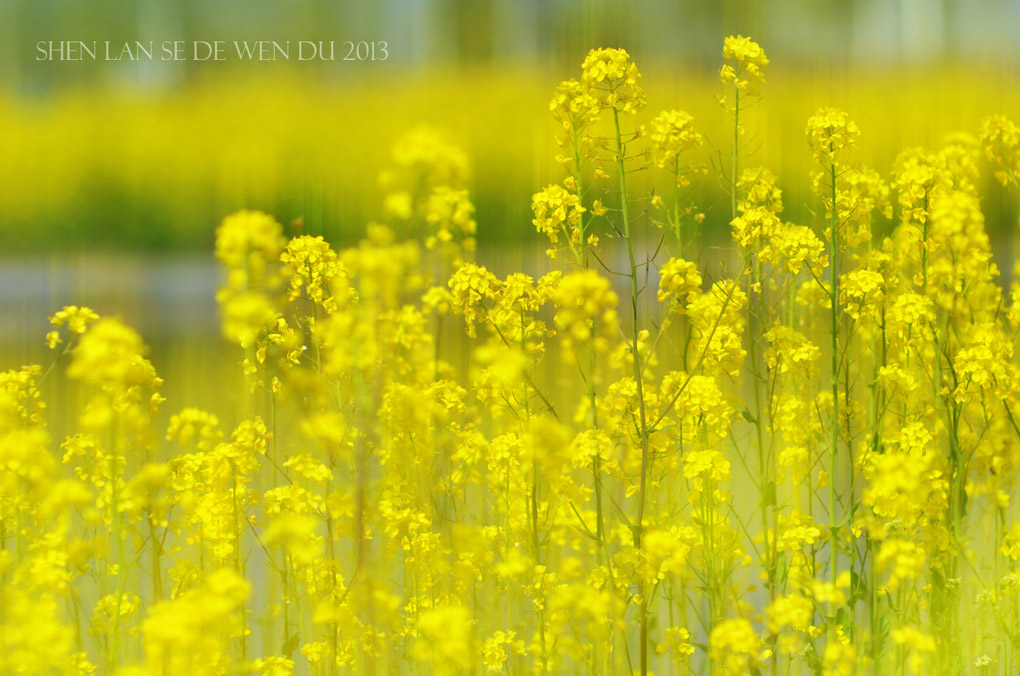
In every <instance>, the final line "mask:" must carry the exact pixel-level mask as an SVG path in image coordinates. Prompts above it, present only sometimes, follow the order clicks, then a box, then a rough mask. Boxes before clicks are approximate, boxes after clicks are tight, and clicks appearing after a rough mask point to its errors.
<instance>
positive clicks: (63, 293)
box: [0, 0, 1020, 405]
mask: <svg viewBox="0 0 1020 676" xmlns="http://www.w3.org/2000/svg"><path fill="white" fill-rule="evenodd" d="M1017 26H1020V0H966V1H965V0H774V1H771V2H764V1H763V0H760V1H737V0H722V1H719V0H705V1H695V0H636V1H630V2H622V1H620V2H616V1H611V0H593V1H582V0H377V1H375V2H371V3H369V2H355V1H353V0H292V1H291V2H287V3H282V2H278V1H275V0H220V1H218V2H216V3H209V2H206V1H204V0H178V1H175V2H169V1H167V0H0V149H2V150H0V355H3V356H4V359H3V361H4V362H5V365H4V368H7V367H10V366H14V365H16V364H17V363H20V362H22V361H28V360H30V359H35V360H43V361H45V360H46V359H48V357H46V355H45V354H44V353H45V348H44V346H43V345H42V335H43V332H44V329H45V323H46V316H47V315H48V314H52V312H53V311H54V310H55V309H57V308H59V307H60V306H61V305H63V304H68V303H84V304H90V305H92V306H93V307H94V308H95V309H96V310H97V311H99V312H100V313H102V314H121V315H122V316H123V317H124V319H125V320H126V321H128V322H129V323H131V324H133V325H135V326H137V327H139V328H140V330H141V331H142V332H143V334H144V336H145V338H146V340H147V341H148V342H149V343H150V344H152V345H153V348H154V350H153V352H154V361H155V362H156V365H157V367H160V366H161V365H162V364H161V361H162V362H164V363H165V362H166V360H168V359H178V358H183V357H180V356H179V355H178V356H174V355H175V354H176V351H181V350H184V351H186V352H187V353H188V355H190V356H189V357H188V359H189V360H190V361H189V363H194V364H197V365H198V366H196V367H195V368H198V369H200V370H203V371H205V372H208V369H210V368H213V365H214V364H217V363H219V362H220V361H221V360H220V359H219V358H218V356H217V355H216V353H215V351H214V348H212V347H206V346H207V345H211V344H213V343H214V342H215V338H216V334H217V328H216V327H217V319H216V309H215V303H214V299H213V292H214V289H215V286H216V284H217V280H218V276H217V275H218V272H217V269H216V266H215V263H214V261H213V257H212V244H213V236H214V231H215V228H216V226H217V224H218V223H219V221H220V220H221V219H222V217H223V216H224V215H225V214H227V213H230V212H232V211H234V210H236V209H238V208H241V207H249V208H258V209H264V210H266V211H268V212H270V213H273V214H275V215H276V216H277V218H278V219H279V220H280V221H281V222H282V223H290V222H291V221H292V220H294V219H298V218H302V219H303V220H304V223H305V231H306V232H310V233H312V234H324V235H325V236H326V237H327V238H328V239H329V240H330V241H331V242H332V243H333V244H334V245H335V246H338V247H339V246H344V245H347V244H350V243H352V242H355V241H356V240H357V239H358V238H359V237H360V236H361V235H362V233H363V232H364V226H365V224H366V222H367V221H369V220H371V219H372V218H376V217H378V215H379V211H380V209H379V206H380V200H381V198H382V194H381V191H380V189H379V187H378V185H377V182H376V177H377V174H378V172H379V171H380V170H381V169H383V168H384V167H385V166H386V165H387V164H388V162H389V149H390V147H391V145H392V143H393V142H394V140H396V139H397V137H399V136H400V135H401V134H402V133H403V132H404V131H406V130H407V129H409V128H411V127H413V126H414V125H416V124H417V123H419V122H423V121H424V122H431V123H434V124H436V125H439V126H442V127H445V128H446V129H448V130H449V131H450V134H451V137H452V139H453V140H455V141H456V142H458V143H459V144H460V145H462V146H463V147H464V149H465V150H466V152H467V153H468V156H469V158H470V160H471V164H472V179H471V192H472V196H473V199H474V201H475V203H476V206H477V214H476V217H477V221H478V224H479V235H478V238H479V259H480V260H481V262H483V263H486V264H489V265H490V266H493V267H495V268H497V269H500V268H506V267H523V268H524V269H528V270H535V269H537V268H540V267H541V266H542V265H544V263H543V262H542V261H543V255H542V252H543V251H544V248H545V245H544V244H543V243H542V242H540V241H539V238H538V235H537V234H536V233H535V232H534V228H533V226H532V225H531V218H532V216H531V211H530V200H531V195H532V194H533V193H534V192H536V191H537V190H539V189H541V188H542V187H543V186H544V185H546V184H547V183H548V182H550V181H552V180H557V179H558V178H560V177H561V175H560V173H559V171H558V168H557V167H556V165H555V163H554V161H553V157H554V155H555V153H556V149H555V146H554V143H553V138H554V136H555V133H556V128H555V126H554V123H553V122H552V120H551V119H550V117H549V115H548V101H549V99H550V96H551V93H552V91H553V88H554V87H555V86H556V84H557V83H558V82H559V81H561V80H564V79H567V78H572V77H578V76H579V74H580V63H581V61H582V59H583V58H584V55H585V54H586V52H587V51H588V49H590V48H592V47H597V46H619V47H625V48H626V49H628V51H630V52H631V54H632V55H633V57H634V59H635V61H636V63H637V64H638V65H639V67H640V68H641V71H642V73H643V74H644V79H643V84H644V86H645V89H646V92H647V97H648V103H649V106H648V110H647V111H646V113H645V118H644V119H650V118H651V117H652V116H654V115H655V114H656V113H657V112H659V111H660V110H662V109H666V108H681V109H684V110H687V111H689V112H690V113H691V114H692V115H694V118H695V122H696V124H697V126H698V128H699V129H700V130H701V131H703V132H704V133H705V134H706V136H707V138H708V141H709V143H708V144H706V150H705V157H704V160H705V162H706V163H708V162H709V161H710V158H709V153H710V151H711V150H710V149H711V148H712V147H716V148H721V149H722V150H723V152H724V153H725V152H728V147H729V146H728V143H727V142H726V140H725V139H726V131H725V130H726V128H727V124H728V119H727V117H726V115H725V114H724V112H723V111H722V110H721V109H720V107H719V105H718V104H717V103H716V99H715V97H716V96H717V95H718V94H721V93H724V92H723V91H722V86H721V85H720V83H719V81H718V75H717V73H718V68H719V66H720V65H721V61H722V58H721V48H722V41H723V38H724V37H725V36H726V35H728V34H731V33H733V34H737V33H740V34H744V35H750V36H752V37H754V38H755V39H756V40H757V41H759V42H760V43H761V44H762V46H763V47H764V49H765V50H766V52H767V53H768V55H769V57H770V58H771V60H772V65H770V66H769V68H768V71H767V77H768V83H767V85H766V86H765V88H764V92H765V96H764V99H763V100H762V102H761V104H760V105H758V106H757V107H756V108H755V110H753V111H752V112H751V113H750V114H749V115H748V116H747V117H748V121H747V130H748V131H747V133H748V136H747V138H748V139H750V140H751V145H755V144H757V145H759V146H760V148H759V150H758V151H757V153H756V155H755V158H754V160H751V161H753V162H759V163H762V164H764V165H766V166H769V167H770V168H771V169H772V170H773V171H774V172H775V173H776V174H778V175H779V177H780V182H781V185H782V187H783V188H784V191H785V196H786V199H785V201H786V203H787V211H786V214H785V216H786V218H788V219H789V220H793V221H797V222H802V223H808V224H809V223H813V218H814V217H813V207H812V205H813V204H814V198H813V196H812V195H811V194H810V190H809V186H810V184H809V179H808V172H809V171H810V170H811V169H812V168H813V167H812V166H811V158H810V155H809V153H808V151H807V148H806V144H805V142H804V135H803V129H804V123H805V121H806V119H807V118H808V116H810V115H811V114H812V113H813V112H814V111H815V110H816V109H817V108H818V107H819V106H820V105H823V104H831V105H835V106H839V107H842V108H844V109H845V110H847V111H848V112H849V113H850V115H851V117H852V118H853V119H855V120H856V121H857V122H858V124H859V126H860V128H861V130H862V136H861V142H860V149H859V151H858V157H859V159H860V160H861V161H863V162H865V163H867V164H869V165H871V166H872V167H874V168H876V169H877V170H878V171H880V172H881V173H882V174H883V175H886V176H887V175H888V172H889V168H890V165H891V163H892V161H893V159H894V157H895V156H896V154H897V153H898V152H899V151H900V150H902V149H904V148H907V147H911V146H916V145H932V146H934V145H937V144H939V143H940V142H941V140H942V139H943V138H944V137H945V136H946V135H947V134H949V133H952V132H957V131H962V132H969V133H974V132H976V130H977V128H978V125H979V123H980V120H981V119H982V118H983V117H984V116H986V115H988V114H991V113H1005V114H1007V115H1009V116H1011V117H1013V118H1016V117H1020V105H1018V104H1020V88H1018V87H1017V84H1018V82H1020V67H1018V64H1020V40H1017V38H1016V28H1017ZM257 39H267V40H277V41H284V40H316V41H317V40H333V41H336V42H337V44H338V45H340V44H341V43H342V42H344V41H354V42H358V41H368V42H377V41H385V42H386V43H387V51H388V53H389V58H388V59H387V60H385V61H375V62H371V61H366V62H357V61H355V62H343V61H336V62H296V61H286V62H278V63H243V62H238V61H236V60H231V61H228V62H225V63H219V62H218V63H212V62H200V63H196V62H193V61H184V62H160V61H148V60H143V61H138V62H127V61H118V62H109V63H104V62H95V61H82V62H67V61H65V62H54V61H37V60H36V58H37V55H38V52H37V49H36V45H37V43H38V42H39V41H57V40H85V41H91V40H98V41H105V40H109V41H111V42H113V43H119V42H124V41H133V40H141V41H146V42H147V41H149V40H153V41H155V42H156V43H157V44H159V43H160V42H162V41H163V40H186V41H191V40H226V41H232V40H257ZM338 51H339V47H338ZM338 56H339V54H338ZM986 169H987V168H986ZM662 178H663V177H658V178H657V179H655V177H651V179H655V180H659V181H660V182H661V180H662ZM651 179H650V180H651ZM983 180H984V181H985V182H986V185H984V186H981V193H982V194H983V195H985V196H986V197H985V200H986V201H985V203H984V205H983V206H984V209H985V213H986V216H987V217H988V221H989V229H990V231H992V233H993V237H994V238H995V241H996V242H997V243H999V244H1004V245H1005V244H1008V243H1009V242H1011V240H1012V232H1013V228H1014V227H1015V225H1016V222H1017V213H1016V205H1015V204H1014V203H1013V202H1012V201H1011V200H1010V199H1009V198H1008V197H1007V196H1006V195H1005V194H1004V193H1003V191H1002V190H1001V189H1000V188H999V187H998V185H997V184H995V183H994V181H993V180H992V179H991V172H990V171H985V173H984V176H983ZM694 199H696V200H697V201H698V203H699V204H701V205H702V208H703V210H704V211H705V212H706V214H707V219H706V222H705V225H704V227H705V229H706V231H707V233H708V234H711V233H713V232H715V233H716V234H718V233H725V232H727V231H728V225H727V222H728V218H727V217H726V216H725V214H726V213H727V211H728V209H727V208H725V207H724V206H723V205H728V197H726V195H725V193H724V191H723V190H722V187H721V186H720V184H719V181H718V180H717V179H715V178H713V175H712V174H711V172H710V173H709V175H708V176H707V177H705V178H704V179H703V180H702V181H701V183H700V184H699V185H698V187H697V189H696V192H695V195H694ZM716 207H719V208H716ZM497 249H498V252H499V254H498V256H497V255H496V254H495V251H496V250H497ZM997 249H998V250H1002V251H1011V249H1012V247H1010V246H997ZM1004 255H1011V253H1010V254H1004ZM1003 262H1004V263H1006V262H1009V261H1008V260H1006V259H1004V260H1003ZM1002 267H1003V269H1004V270H1009V269H1011V267H1012V266H1011V265H1008V266H1007V265H1003V266H1002ZM217 344H218V343H217ZM168 355H169V356H168ZM234 366H235V365H234V364H233V363H232V362H231V363H230V364H229V367H230V368H231V369H233V368H234ZM179 380H185V379H184V378H181V379H179ZM169 386H170V385H169V384H168V387H169ZM171 391H172V390H171ZM181 394H182V395H183V396H185V397H186V398H190V399H191V400H193V399H194V398H198V399H199V401H194V403H196V404H198V405H201V404H202V402H201V397H202V396H204V393H203V392H202V391H196V392H182V393H181Z"/></svg>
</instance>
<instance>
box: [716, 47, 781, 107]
mask: <svg viewBox="0 0 1020 676" xmlns="http://www.w3.org/2000/svg"><path fill="white" fill-rule="evenodd" d="M722 55H723V58H724V59H727V60H729V61H732V62H733V64H732V65H731V64H726V65H724V66H723V67H722V69H721V70H720V71H719V78H720V79H721V80H722V82H723V83H724V84H726V83H730V82H732V83H733V85H734V86H735V87H736V88H737V90H738V91H747V92H748V93H749V94H752V95H754V94H757V87H756V85H758V84H764V82H765V74H764V71H763V69H764V68H765V66H767V65H769V59H768V57H767V56H765V50H763V49H762V48H761V45H759V44H758V43H757V42H755V41H754V40H752V39H751V38H745V37H744V36H742V35H736V36H734V35H730V36H729V37H727V38H726V39H725V40H724V41H723V51H722Z"/></svg>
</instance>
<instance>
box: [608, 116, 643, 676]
mask: <svg viewBox="0 0 1020 676" xmlns="http://www.w3.org/2000/svg"><path fill="white" fill-rule="evenodd" d="M613 123H614V124H615V125H616V161H617V165H618V169H619V174H620V211H621V215H622V218H623V235H624V238H625V239H626V240H627V259H628V262H629V263H630V293H631V311H632V319H633V331H632V335H631V351H632V356H633V357H634V381H635V384H636V387H637V399H638V418H639V423H640V429H639V434H640V437H641V477H640V485H639V489H638V513H637V519H635V521H634V524H633V525H632V528H633V532H634V546H635V547H636V548H637V549H639V550H640V549H641V536H642V523H643V520H644V511H645V494H646V490H647V480H648V461H649V458H648V426H647V420H646V416H645V398H644V388H643V387H642V383H641V381H642V376H641V371H642V369H641V355H640V352H639V350H638V333H639V324H638V272H637V264H636V262H635V259H634V239H633V237H632V236H631V232H630V215H629V212H628V206H627V168H626V164H625V162H624V148H623V135H622V134H621V133H620V114H619V111H617V110H616V109H615V108H614V109H613ZM640 591H641V607H640V608H639V610H638V612H639V613H640V618H639V619H640V625H641V630H640V633H641V637H640V641H641V653H640V654H641V657H640V660H641V662H640V664H641V676H645V675H646V674H647V673H648V607H647V603H648V600H647V599H646V598H645V594H644V591H645V590H644V589H643V585H642V589H641V590H640Z"/></svg>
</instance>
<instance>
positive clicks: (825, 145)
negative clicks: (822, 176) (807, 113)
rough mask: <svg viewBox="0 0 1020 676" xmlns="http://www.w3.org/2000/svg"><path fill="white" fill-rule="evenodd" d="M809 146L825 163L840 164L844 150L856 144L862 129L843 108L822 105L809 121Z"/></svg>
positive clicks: (820, 160) (817, 158) (816, 157)
mask: <svg viewBox="0 0 1020 676" xmlns="http://www.w3.org/2000/svg"><path fill="white" fill-rule="evenodd" d="M806 133H807V141H808V147H809V148H810V149H811V152H812V153H814V156H815V160H817V161H818V162H821V163H822V164H823V165H826V166H828V165H831V164H838V162H839V159H840V158H841V157H842V155H843V152H844V151H846V150H850V149H852V148H854V147H855V146H856V143H857V137H858V136H860V134H861V131H860V129H858V128H857V125H856V124H855V123H854V122H851V121H850V118H849V117H848V116H847V114H846V113H844V112H843V111H842V110H837V109H836V108H828V107H822V108H819V109H818V112H817V113H815V114H814V115H813V116H812V117H811V118H809V119H808V123H807V132H806Z"/></svg>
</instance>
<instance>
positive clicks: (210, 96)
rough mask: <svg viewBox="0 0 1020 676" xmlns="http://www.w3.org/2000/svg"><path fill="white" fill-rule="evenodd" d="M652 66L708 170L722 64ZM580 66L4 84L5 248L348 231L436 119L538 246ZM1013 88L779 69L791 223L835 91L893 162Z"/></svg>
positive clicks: (879, 158)
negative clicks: (228, 224) (569, 91)
mask: <svg viewBox="0 0 1020 676" xmlns="http://www.w3.org/2000/svg"><path fill="white" fill-rule="evenodd" d="M638 56H640V54H639V55H638ZM644 70H645V78H644V79H645V82H646V83H647V85H648V86H647V92H648V100H649V107H648V110H647V111H645V114H644V117H643V119H644V121H647V120H649V119H651V117H652V116H654V115H655V114H657V113H658V112H659V111H660V110H663V109H666V108H680V109H683V110H687V111H688V112H690V113H691V114H692V115H694V118H695V123H696V125H697V127H698V128H699V129H700V130H701V131H703V132H704V133H705V134H706V137H707V139H708V141H709V143H707V144H706V145H705V147H704V149H703V150H702V158H701V159H702V161H703V162H704V163H705V164H706V165H711V162H712V154H713V147H718V148H723V149H725V148H726V147H728V144H727V141H726V137H725V134H726V132H725V131H724V130H725V129H726V128H727V125H728V123H729V121H728V119H727V117H726V115H725V113H724V112H723V110H722V109H721V108H720V107H719V105H718V103H717V102H716V99H715V97H716V95H717V94H719V93H720V92H721V90H722V87H721V85H720V84H719V82H718V78H717V75H716V73H715V71H712V72H700V71H692V70H690V69H687V68H684V67H681V66H680V65H678V64H670V63H657V64H655V63H653V64H649V65H648V66H647V67H646V68H645V69H644ZM568 75H569V73H568V72H563V73H560V72H553V71H552V69H551V68H537V69H530V70H521V69H519V68H518V69H503V68H491V67H490V68H485V69H484V70H482V69H478V70H472V69H458V70H446V71H439V70H433V71H428V72H427V73H425V74H422V73H414V74H412V73H405V74H403V75H399V74H398V75H393V74H388V75H381V74H380V73H378V72H375V73H371V74H370V76H369V75H366V76H364V77H360V78H356V79H354V80H350V81H346V82H343V83H338V82H328V81H325V80H321V79H312V78H311V77H305V76H302V75H300V73H299V72H297V71H293V70H291V71H283V70H281V71H274V70H272V69H265V70H260V71H259V72H258V77H247V78H245V77H240V76H239V74H238V73H236V72H235V73H233V74H230V75H224V76H222V77H218V76H212V75H210V76H207V77H203V78H199V79H196V80H195V81H191V82H189V83H188V84H186V85H182V86H180V87H177V88H169V89H165V90H156V91H153V90H148V91H145V92H141V91H139V90H137V89H131V88H124V89H117V88H115V87H90V88H88V89H73V88H59V89H57V90H54V92H53V93H50V94H47V95H44V96H35V97H29V96H25V95H23V94H22V95H14V94H11V93H8V94H7V95H5V96H3V98H2V99H0V139H2V141H3V144H4V149H5V152H4V153H2V154H0V185H3V189H2V190H0V246H2V247H3V249H4V250H5V251H7V252H8V253H21V252H31V251H40V252H41V251H45V252H54V251H60V250H73V251H78V250H109V249H113V250H131V251H133V250H146V249H147V250H158V251H166V250H177V251H193V252H206V251H208V250H209V249H210V246H211V243H212V234H213V230H214V228H215V226H216V224H217V223H218V222H219V220H220V219H221V218H222V216H223V215H224V214H226V213H230V212H231V211H234V210H236V209H238V208H241V207H250V208H259V209H264V210H266V211H268V212H270V213H275V214H277V215H278V216H279V217H280V218H281V219H282V220H284V221H285V222H287V221H289V220H290V219H294V218H298V217H303V218H304V220H305V223H306V226H307V227H306V232H312V233H314V234H324V235H326V236H327V238H329V239H330V240H332V241H333V242H334V243H336V244H339V245H342V244H345V243H349V242H351V241H354V240H356V239H357V238H358V237H359V236H360V234H361V233H362V232H363V229H364V225H365V223H366V222H367V221H369V220H371V219H374V218H378V217H379V203H380V200H381V191H380V190H379V188H378V186H377V184H376V176H377V174H378V172H379V171H380V170H381V169H382V168H384V167H385V166H386V165H387V163H388V162H389V157H388V154H389V148H390V146H391V144H392V143H393V142H394V140H395V139H396V138H398V137H399V136H400V134H401V133H403V132H404V131H406V130H407V129H409V128H411V127H413V126H414V125H416V124H418V123H421V122H428V123H432V124H435V125H438V126H441V127H445V128H446V129H448V130H449V131H450V134H451V138H452V140H454V141H455V142H457V143H459V144H460V145H462V146H463V147H464V148H465V150H466V151H467V153H468V156H469V158H470V160H471V163H472V166H473V173H472V180H471V188H472V190H471V192H472V197H473V199H474V201H475V203H476V205H477V208H478V212H477V220H478V223H479V238H480V240H482V241H486V242H496V243H503V242H519V243H521V244H527V243H529V242H537V239H536V235H535V233H534V230H533V228H532V226H531V223H530V221H531V218H532V216H531V213H530V209H529V206H530V197H531V195H532V194H533V193H534V192H536V191H537V190H539V189H540V188H542V187H543V186H544V185H545V184H546V183H548V182H550V181H551V180H552V177H553V176H554V175H555V169H556V168H555V166H554V163H553V161H552V159H551V157H550V153H549V152H548V148H550V147H551V144H552V140H553V137H554V135H555V133H556V129H555V126H554V123H553V121H552V120H551V118H550V117H549V114H548V110H547V104H548V101H549V98H550V96H551V92H552V90H553V88H554V87H555V85H556V84H557V83H558V82H559V81H560V80H562V79H565V78H566V77H567V76H568ZM1016 84H1017V82H1016V77H1015V76H1014V75H1011V74H1009V73H1007V72H1005V71H1004V70H1002V69H1001V68H999V69H994V68H991V69H980V68H978V67H976V66H975V67H972V68H964V67H962V66H961V67H953V68H950V67H928V68H914V69H911V68H906V67H900V68H898V69H896V70H889V69H886V70H877V69H869V68H864V67H855V68H852V69H849V70H846V71H844V72H840V73H832V72H820V71H817V70H802V69H794V70H783V69H782V68H780V67H777V68H775V69H773V70H772V71H771V72H770V74H769V84H768V88H767V96H766V98H765V99H764V100H763V101H762V103H761V104H760V106H759V107H758V109H757V110H756V111H755V113H754V115H752V116H750V117H751V119H752V123H751V125H750V126H749V127H748V129H747V137H746V138H747V139H748V147H750V148H752V149H753V148H755V147H756V146H757V144H758V143H761V142H762V141H764V140H767V141H768V142H767V143H764V144H763V145H762V148H761V151H760V152H758V153H757V154H756V156H755V160H754V161H755V162H760V163H761V164H763V165H765V166H768V167H769V168H771V169H772V170H773V171H774V172H775V173H776V174H777V175H778V176H779V179H780V184H781V185H782V187H783V189H784V191H785V193H786V194H787V195H788V196H789V197H788V199H787V200H786V202H787V204H788V208H787V211H786V214H785V216H786V218H788V219H790V220H793V221H797V222H803V223H810V222H811V218H812V215H811V213H810V211H809V209H808V208H807V206H805V205H806V203H808V202H809V201H810V199H809V197H808V195H809V193H808V190H809V178H808V172H809V170H810V157H809V154H808V151H807V149H806V148H805V145H804V140H803V138H804V131H803V130H804V123H805V120H806V119H807V117H808V116H809V115H811V114H812V113H813V112H814V111H815V110H816V109H817V108H818V107H819V106H820V105H822V104H823V103H825V104H831V105H836V106H839V107H842V108H843V109H845V110H847V111H848V112H849V113H850V114H851V115H852V116H853V118H854V119H856V120H857V121H858V124H859V125H860V127H861V130H862V137H861V143H860V148H859V150H858V152H857V157H858V159H859V160H861V161H863V162H864V163H866V164H869V165H871V166H873V167H874V168H876V169H877V170H878V171H879V172H881V173H882V174H883V175H885V176H887V175H888V172H889V168H890V165H891V163H892V161H893V159H894V157H895V154H896V153H897V152H898V151H899V150H900V149H902V148H905V147H911V146H916V145H935V144H938V143H940V142H941V140H942V139H943V138H944V137H945V136H946V135H947V134H949V133H953V132H968V133H974V132H976V130H977V127H978V125H979V123H980V120H981V119H982V118H983V117H984V116H986V115H988V114H992V113H997V112H1003V113H1006V114H1010V113H1011V112H1013V111H1016V110H1017V109H1018V104H1020V88H1018V87H1017V86H1016ZM649 171H655V170H649ZM711 176H713V172H711V171H710V172H709V177H711ZM984 176H985V177H986V180H987V185H984V186H981V192H982V194H985V195H988V197H987V198H986V201H985V203H984V204H983V208H984V210H985V213H986V216H987V218H988V222H989V228H990V230H991V231H992V233H993V236H1001V235H1002V234H1003V233H1004V232H1006V229H1007V228H1012V227H1013V225H1014V224H1015V223H1016V206H1015V204H1013V203H1012V202H1011V201H1010V200H1008V199H1006V198H1005V197H1004V196H1003V192H1002V190H1001V189H1000V187H999V186H998V185H997V184H995V183H994V181H993V180H992V179H991V177H990V172H986V173H985V174H984ZM659 178H661V177H659ZM640 182H641V181H640V178H639V187H640ZM695 192H696V194H695V195H693V198H694V199H695V200H696V201H697V202H698V203H699V204H701V205H705V208H706V209H707V215H708V218H707V220H706V222H705V228H706V230H708V233H707V234H709V235H710V236H711V234H712V231H713V230H718V231H720V232H724V231H726V230H727V222H726V221H727V219H726V218H725V216H724V214H725V213H726V209H722V208H719V207H721V206H722V205H724V204H728V197H726V195H725V193H724V191H723V189H722V187H721V186H720V185H719V184H718V182H717V181H716V180H715V179H713V178H708V179H705V180H703V181H702V182H701V183H700V184H699V185H698V186H696V188H695ZM996 233H998V234H996Z"/></svg>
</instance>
